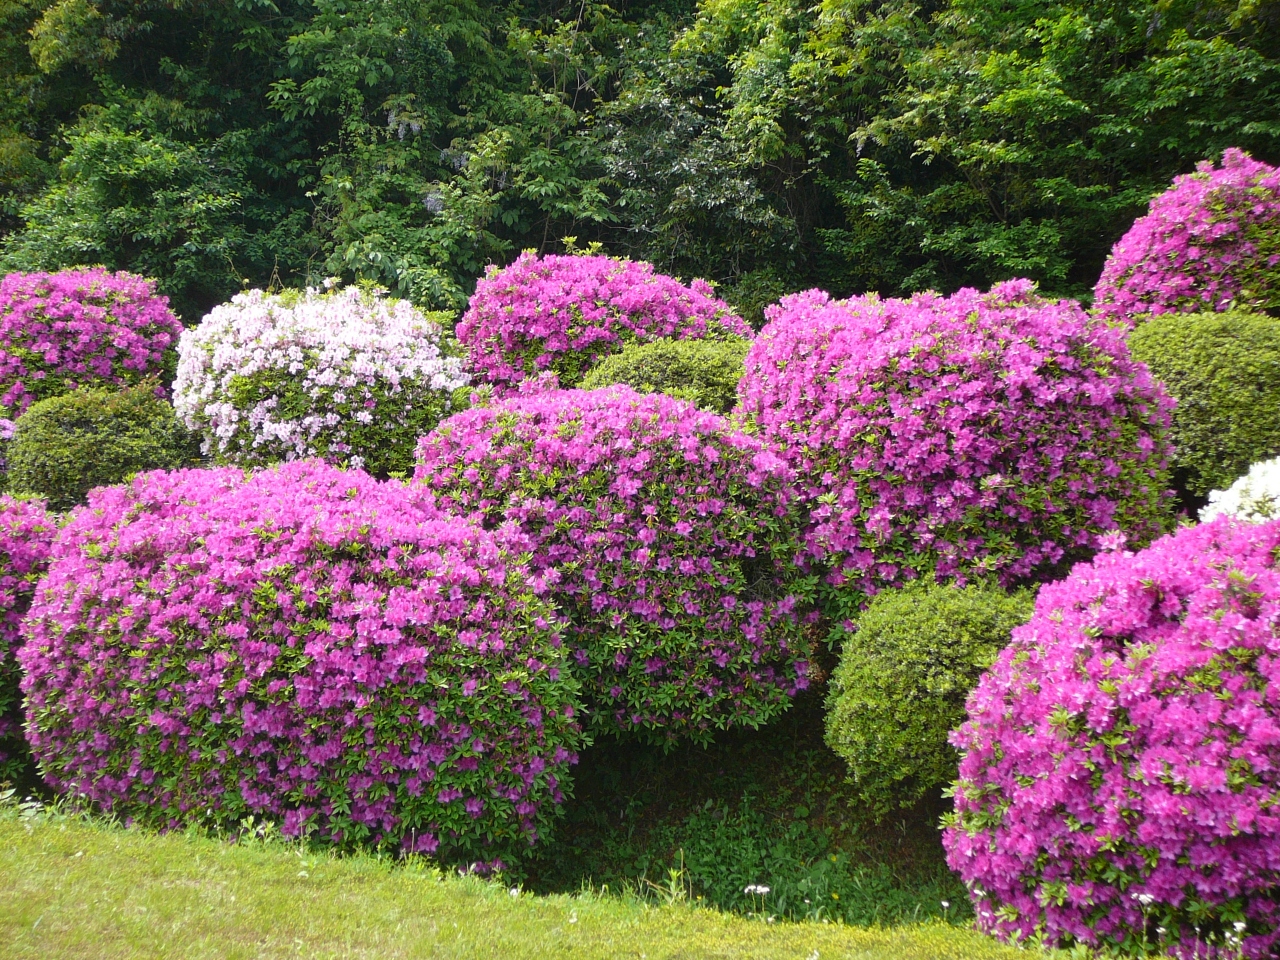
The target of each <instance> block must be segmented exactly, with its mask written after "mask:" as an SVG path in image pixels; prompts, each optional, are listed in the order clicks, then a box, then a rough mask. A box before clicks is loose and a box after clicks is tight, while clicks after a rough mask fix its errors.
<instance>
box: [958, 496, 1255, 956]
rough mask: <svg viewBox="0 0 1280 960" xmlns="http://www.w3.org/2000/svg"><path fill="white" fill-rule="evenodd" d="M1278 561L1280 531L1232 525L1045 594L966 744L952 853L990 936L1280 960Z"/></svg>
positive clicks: (994, 673) (1092, 568) (989, 680)
mask: <svg viewBox="0 0 1280 960" xmlns="http://www.w3.org/2000/svg"><path fill="white" fill-rule="evenodd" d="M1278 552H1280V523H1267V524H1246V523H1238V522H1234V521H1231V520H1226V519H1222V520H1217V521H1215V522H1213V523H1210V524H1204V525H1201V526H1198V527H1184V528H1183V529H1181V530H1179V531H1177V533H1175V534H1173V535H1171V536H1168V537H1165V538H1162V539H1160V540H1158V541H1156V542H1155V543H1154V544H1152V545H1151V547H1149V548H1148V549H1146V550H1143V551H1141V552H1138V553H1129V552H1120V551H1117V552H1110V553H1103V554H1100V555H1099V556H1098V557H1097V558H1096V559H1095V560H1094V561H1093V563H1092V564H1081V565H1080V566H1078V567H1076V568H1075V570H1074V571H1072V573H1071V576H1070V577H1068V578H1067V579H1066V580H1064V581H1062V582H1060V583H1054V584H1050V585H1048V586H1045V587H1043V588H1042V589H1041V591H1040V594H1039V597H1038V598H1037V600H1036V608H1035V614H1034V616H1033V617H1032V619H1031V621H1030V622H1029V623H1028V624H1026V625H1025V626H1023V627H1019V628H1018V629H1017V630H1015V631H1014V633H1013V642H1012V643H1011V644H1010V645H1009V646H1008V647H1007V648H1005V650H1004V652H1003V653H1002V654H1001V655H1000V657H999V659H998V660H997V661H996V664H995V665H994V666H993V667H992V668H991V670H990V671H989V672H988V673H987V674H986V676H984V677H983V679H982V681H981V682H980V683H979V685H978V688H977V690H976V691H975V692H974V694H973V696H972V697H971V698H970V700H969V705H968V712H969V719H968V721H967V722H966V723H965V724H964V726H963V727H961V729H960V730H959V731H957V733H956V735H955V736H954V738H953V740H952V742H953V743H954V744H955V745H956V747H957V748H959V749H960V751H961V753H962V757H963V759H962V760H961V764H960V780H959V783H958V786H957V790H956V799H955V814H954V817H953V818H952V820H951V823H950V825H949V826H948V827H947V830H946V832H945V835H944V841H945V844H946V847H947V852H948V862H949V863H950V864H951V866H952V868H953V869H955V870H957V871H959V873H960V874H961V876H962V877H963V879H964V880H965V882H966V883H967V884H968V886H969V888H970V890H971V892H972V899H973V902H974V907H975V910H976V911H977V914H978V922H979V925H980V926H982V927H983V928H985V929H987V930H989V931H992V932H994V933H996V934H998V935H1000V936H1002V937H1005V938H1010V939H1023V938H1026V937H1029V936H1032V935H1042V936H1043V937H1044V938H1045V939H1046V941H1047V942H1048V944H1050V945H1054V944H1058V945H1064V946H1065V945H1070V944H1074V943H1085V944H1090V945H1095V946H1099V947H1110V948H1113V949H1114V950H1115V951H1116V952H1117V953H1120V954H1125V955H1146V954H1147V953H1149V952H1160V953H1169V954H1172V955H1175V956H1181V957H1191V956H1193V955H1194V956H1201V957H1204V956H1223V957H1225V956H1233V957H1235V956H1245V957H1262V956H1273V955H1274V954H1273V953H1272V952H1271V951H1273V950H1274V949H1275V946H1276V944H1277V939H1278V938H1277V932H1276V931H1277V923H1278V922H1280V905H1278V904H1277V901H1276V896H1275V891H1276V889H1277V886H1280V813H1278V812H1277V810H1276V805H1275V804H1276V796H1277V794H1278V793H1280V722H1278V721H1280V700H1278V699H1277V691H1278V690H1280V657H1277V656H1276V652H1277V649H1278V646H1280V641H1278V640H1277V629H1276V623H1277V622H1278V621H1280V573H1278V572H1277V570H1276V556H1277V553H1278ZM1231 938H1236V939H1235V941H1233V940H1232V939H1231ZM1241 939H1242V940H1243V943H1240V942H1239V941H1240V940H1241ZM1216 951H1221V952H1216Z"/></svg>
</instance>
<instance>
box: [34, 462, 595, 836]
mask: <svg viewBox="0 0 1280 960" xmlns="http://www.w3.org/2000/svg"><path fill="white" fill-rule="evenodd" d="M527 576H528V572H527V571H526V570H524V569H523V568H522V567H520V566H518V565H516V564H515V563H513V561H512V558H511V557H510V556H508V554H507V553H506V552H504V551H503V550H502V549H500V544H499V542H498V541H496V540H495V538H494V537H493V536H491V535H489V534H487V533H484V532H483V531H481V530H479V529H478V528H476V527H474V526H472V525H471V524H468V523H466V522H465V521H462V520H458V519H455V518H449V517H443V516H442V515H440V514H438V513H437V512H436V511H435V510H434V508H433V507H432V506H431V504H430V498H429V497H428V496H427V495H426V493H425V491H423V490H422V489H421V488H420V487H418V488H410V487H408V486H406V485H404V484H401V483H399V482H396V481H387V482H379V481H377V480H373V479H371V478H370V477H369V476H368V475H367V474H365V473H363V472H361V471H355V470H353V471H350V472H346V471H342V470H339V469H337V468H335V467H330V466H326V465H324V464H322V463H319V462H317V461H301V462H297V463H291V464H286V465H284V466H281V467H279V468H277V469H270V470H264V471H261V472H259V473H257V474H254V475H252V476H250V477H247V478H246V477H245V475H244V474H243V473H241V471H239V470H235V469H226V468H224V469H213V470H182V471H175V472H173V473H162V472H159V471H156V472H152V473H145V474H141V475H139V476H138V477H137V478H135V479H134V481H133V482H132V483H131V484H129V485H127V486H122V487H109V488H99V489H97V490H95V491H94V492H93V493H91V494H90V497H89V504H88V506H87V507H82V508H79V509H77V510H76V511H75V512H74V513H73V514H72V515H71V519H70V520H69V522H68V525H67V526H66V527H64V528H63V529H62V531H61V532H60V534H59V536H58V538H57V540H56V541H55V544H54V548H53V555H52V559H51V561H50V564H49V572H48V576H47V578H46V580H45V581H44V582H43V583H42V585H41V587H40V588H39V590H38V591H37V594H36V598H35V600H34V602H33V604H32V609H31V612H30V615H29V618H28V621H27V626H26V627H25V630H26V637H27V642H26V644H25V646H24V647H23V648H22V649H21V651H20V652H19V662H20V663H21V665H22V667H23V669H24V670H25V672H26V677H25V679H24V680H23V685H22V686H23V690H24V691H25V693H26V695H27V698H28V704H27V733H28V738H29V740H30V742H31V747H32V753H33V755H34V756H35V757H36V759H37V760H38V762H39V764H40V770H41V772H42V774H43V775H44V777H45V779H46V780H47V781H48V782H49V783H50V784H51V785H52V786H53V787H55V788H56V789H59V790H63V791H66V792H68V793H70V794H71V795H73V796H79V797H82V798H85V799H87V800H89V801H92V802H94V803H96V804H99V805H100V806H101V807H102V808H104V809H106V810H110V811H113V812H116V813H118V814H120V815H122V816H126V817H132V818H137V819H139V820H143V821H147V822H151V823H154V824H158V825H161V826H177V825H180V824H183V823H191V822H199V823H207V824H211V825H215V826H217V825H221V826H230V827H234V825H235V824H236V823H237V822H238V821H239V820H240V819H241V818H242V817H244V816H246V815H249V814H252V815H254V816H258V817H263V816H265V817H267V818H273V819H275V820H277V821H278V822H280V824H281V829H282V830H283V832H284V833H285V834H287V835H290V836H298V835H311V836H315V837H318V838H324V839H328V840H331V841H334V842H341V843H352V842H358V841H365V842H370V843H375V844H380V845H384V846H394V847H398V848H401V849H404V850H413V851H423V852H428V853H431V852H434V853H436V854H437V855H438V856H440V857H443V858H446V859H453V858H465V859H466V860H477V859H478V860H486V861H489V862H492V861H493V860H494V859H495V854H500V853H501V852H502V851H504V850H511V849H520V848H523V847H527V845H528V844H529V843H531V842H533V841H534V840H535V839H536V838H537V836H538V835H539V833H540V832H541V831H542V830H543V829H544V828H545V826H546V825H547V823H548V822H549V821H550V820H551V817H552V815H553V813H554V809H555V807H556V806H558V804H559V803H560V801H561V800H562V799H563V791H564V787H565V778H566V776H567V774H568V772H569V765H570V763H572V762H573V761H574V760H575V754H574V751H575V750H576V749H577V746H578V744H579V742H580V738H579V734H578V727H577V723H578V720H577V717H576V713H577V711H576V703H577V696H576V685H575V683H574V682H573V680H572V677H571V676H570V674H569V673H568V672H565V671H562V669H561V664H562V662H563V659H564V657H563V653H562V650H563V648H562V645H561V641H560V637H559V635H558V632H557V621H556V620H555V613H554V611H553V610H552V609H551V607H550V606H549V605H547V604H545V603H544V602H543V601H540V600H538V599H536V598H535V597H534V596H533V594H532V592H531V590H530V588H529V584H528V580H527Z"/></svg>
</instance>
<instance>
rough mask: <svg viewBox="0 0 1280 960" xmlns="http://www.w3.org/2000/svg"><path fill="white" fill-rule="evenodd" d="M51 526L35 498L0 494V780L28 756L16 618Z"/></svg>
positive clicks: (36, 575) (42, 563) (45, 554)
mask: <svg viewBox="0 0 1280 960" xmlns="http://www.w3.org/2000/svg"><path fill="white" fill-rule="evenodd" d="M56 530H57V525H56V523H55V521H54V519H53V517H51V516H50V515H49V513H48V511H46V510H45V506H44V504H43V503H41V502H40V501H39V500H17V499H14V498H13V497H10V496H0V783H4V782H6V781H12V780H14V779H16V778H17V777H18V776H19V775H20V774H21V773H22V772H23V770H24V769H25V768H26V765H27V762H28V759H29V757H28V753H27V742H26V739H25V738H24V737H23V735H22V692H21V690H19V688H18V683H19V681H20V680H21V671H20V670H19V669H18V660H17V652H18V646H19V644H20V642H21V639H22V635H21V632H20V628H21V626H22V618H23V617H24V616H25V615H26V612H27V609H28V607H30V605H31V595H32V593H33V592H34V591H35V587H36V583H37V581H38V580H39V579H40V577H41V576H42V575H43V574H44V571H45V568H46V567H47V566H48V563H49V547H50V545H51V544H52V542H53V536H54V533H55V531H56Z"/></svg>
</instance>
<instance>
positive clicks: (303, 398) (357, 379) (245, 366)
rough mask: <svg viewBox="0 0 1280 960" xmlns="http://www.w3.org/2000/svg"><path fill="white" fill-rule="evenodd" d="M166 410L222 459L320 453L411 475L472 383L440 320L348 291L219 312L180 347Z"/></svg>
mask: <svg viewBox="0 0 1280 960" xmlns="http://www.w3.org/2000/svg"><path fill="white" fill-rule="evenodd" d="M178 349H179V360H178V377H177V381H176V383H175V384H174V409H175V410H176V411H177V413H178V416H179V417H180V418H182V419H183V420H185V421H186V424H187V426H188V427H190V428H191V429H193V430H199V431H201V432H202V433H203V434H204V437H205V452H206V453H207V454H212V455H213V456H214V457H215V458H217V459H218V460H219V461H220V462H223V463H235V464H239V465H245V466H255V465H260V464H266V463H273V462H276V461H280V460H296V459H302V458H305V457H312V456H318V457H321V458H323V459H325V460H328V461H331V462H337V463H344V464H350V465H352V466H363V467H365V468H366V469H368V470H369V471H370V472H373V473H378V474H388V473H391V472H393V471H407V470H408V469H409V468H410V466H412V463H413V445H414V443H415V442H416V440H417V438H418V437H419V436H421V435H422V434H424V433H426V432H427V431H428V430H430V429H431V428H432V427H434V426H435V425H436V423H437V422H439V420H440V419H441V418H442V417H444V416H446V415H447V414H448V413H449V412H450V410H451V408H452V402H453V400H452V393H453V391H454V390H457V389H458V388H460V387H464V386H466V385H467V384H468V383H469V382H470V380H469V377H468V375H467V373H466V372H465V370H464V366H463V361H462V359H461V357H458V356H450V355H449V353H448V350H447V345H446V343H445V335H444V332H443V330H442V329H441V328H440V325H439V324H438V323H436V322H435V321H434V320H432V319H431V318H430V317H428V316H426V315H424V314H423V313H421V312H420V311H419V310H418V309H417V308H415V307H414V306H413V305H412V304H410V303H409V302H407V301H404V300H390V299H386V298H385V297H383V296H382V295H381V294H379V293H377V292H376V291H365V290H361V289H359V288H357V287H347V288H345V289H342V290H340V291H337V292H335V293H331V294H325V293H321V292H319V291H317V290H307V291H306V292H304V293H297V292H290V293H288V294H284V295H279V296H272V295H270V294H266V293H263V292H262V291H261V290H250V291H249V292H247V293H242V294H239V295H238V296H236V297H234V298H232V300H231V302H230V303H224V304H222V305H221V306H219V307H215V308H214V309H213V311H212V312H211V313H209V315H208V316H206V317H205V318H204V319H203V320H202V321H200V325H199V326H197V327H196V328H194V329H192V330H188V331H186V332H184V333H183V335H182V341H181V343H180V345H179V348H178Z"/></svg>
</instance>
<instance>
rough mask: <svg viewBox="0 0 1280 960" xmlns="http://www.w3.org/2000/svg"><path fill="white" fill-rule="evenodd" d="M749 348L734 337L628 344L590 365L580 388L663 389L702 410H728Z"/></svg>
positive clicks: (735, 398) (743, 341)
mask: <svg viewBox="0 0 1280 960" xmlns="http://www.w3.org/2000/svg"><path fill="white" fill-rule="evenodd" d="M750 346H751V343H750V341H748V340H742V339H740V338H737V337H734V338H732V339H729V340H666V339H663V340H654V341H653V342H652V343H631V344H627V346H625V347H623V348H622V352H621V353H615V354H614V355H613V356H611V357H605V358H604V359H603V360H601V361H600V363H599V364H597V365H596V366H595V367H593V368H592V369H591V371H590V372H589V373H588V374H587V375H586V377H585V378H584V379H583V381H582V388H583V389H584V390H597V389H599V388H601V387H608V386H612V385H613V384H617V383H622V384H626V385H627V386H629V387H631V388H632V389H634V390H635V391H636V392H637V393H665V394H666V395H667V396H669V397H676V398H678V399H680V400H688V401H689V402H690V403H692V404H693V405H694V406H697V407H701V408H702V409H703V410H711V411H713V412H715V413H728V412H729V411H730V410H732V409H733V408H734V406H736V405H737V403H738V381H739V380H741V379H742V371H743V362H744V361H745V360H746V357H747V349H748V348H749V347H750Z"/></svg>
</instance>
